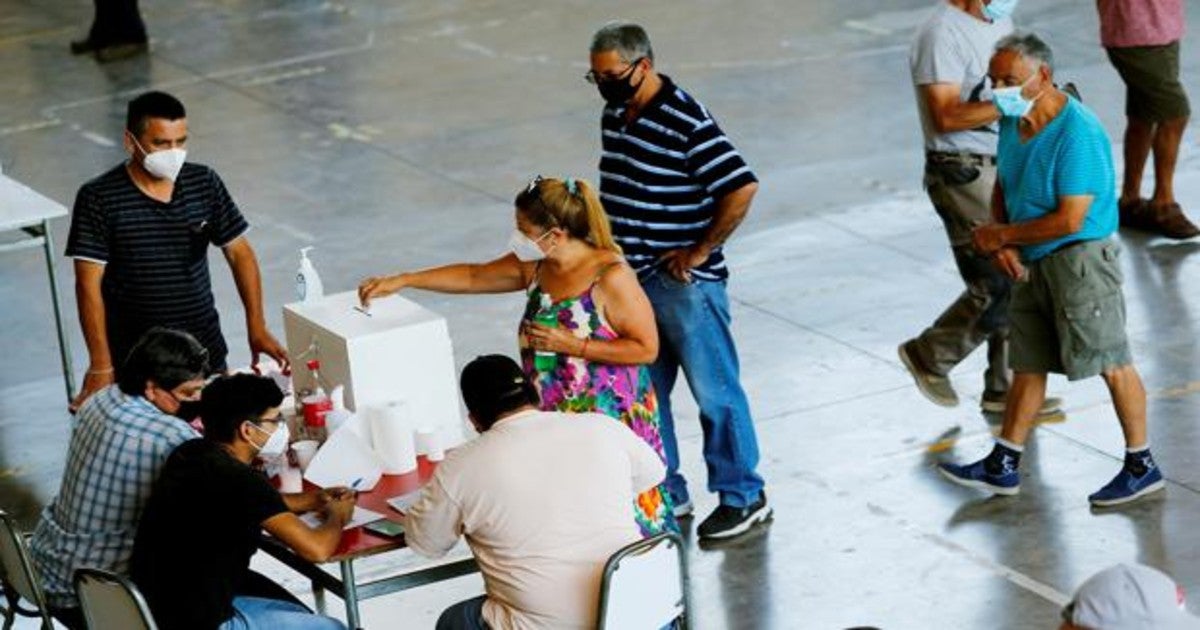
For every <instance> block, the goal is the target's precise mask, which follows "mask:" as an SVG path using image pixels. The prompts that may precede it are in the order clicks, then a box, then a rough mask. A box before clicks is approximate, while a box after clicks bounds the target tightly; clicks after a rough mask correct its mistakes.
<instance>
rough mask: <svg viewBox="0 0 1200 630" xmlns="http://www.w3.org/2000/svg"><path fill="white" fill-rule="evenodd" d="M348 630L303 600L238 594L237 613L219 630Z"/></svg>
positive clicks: (234, 607)
mask: <svg viewBox="0 0 1200 630" xmlns="http://www.w3.org/2000/svg"><path fill="white" fill-rule="evenodd" d="M281 628H287V629H288V630H293V629H295V630H346V626H345V625H344V624H343V623H342V622H340V621H338V620H337V619H334V618H332V617H324V616H321V615H314V614H313V613H311V612H309V610H308V609H307V608H305V607H303V606H300V605H299V604H295V603H292V602H285V601H283V600H279V599H266V598H263V597H242V596H238V597H234V598H233V616H232V617H230V618H229V619H227V620H225V623H223V624H221V627H220V628H219V629H218V630H280V629H281Z"/></svg>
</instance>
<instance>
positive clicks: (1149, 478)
mask: <svg viewBox="0 0 1200 630" xmlns="http://www.w3.org/2000/svg"><path fill="white" fill-rule="evenodd" d="M988 75H989V76H990V78H991V80H992V84H993V86H994V88H993V100H994V102H995V103H996V106H997V107H998V108H999V109H1000V111H1001V114H1002V115H1003V118H1002V120H1001V122H1000V139H999V146H998V151H997V168H998V177H997V182H996V188H995V192H994V194H993V196H992V213H993V217H994V219H995V223H993V224H990V225H985V226H983V227H980V228H977V229H976V230H975V231H974V233H973V242H974V245H975V248H976V249H977V250H978V251H979V252H981V253H982V254H985V255H990V256H992V257H993V262H994V263H995V264H996V265H997V266H998V267H999V268H1000V269H1001V270H1002V271H1004V272H1005V273H1006V274H1007V275H1008V276H1009V277H1011V278H1013V279H1014V280H1016V281H1017V282H1016V284H1015V285H1014V287H1013V292H1012V303H1011V306H1010V311H1009V320H1010V322H1011V326H1012V329H1011V333H1010V337H1009V344H1010V349H1009V365H1010V367H1011V368H1012V370H1013V383H1012V389H1011V390H1010V392H1009V399H1008V401H1009V403H1008V408H1007V409H1006V411H1005V413H1004V426H1003V428H1002V429H1001V432H1000V436H999V437H998V438H997V439H996V444H995V446H994V447H993V449H992V452H991V453H990V454H989V455H988V456H987V457H986V458H984V459H982V460H979V461H977V462H974V463H971V464H966V465H958V464H948V463H944V464H941V465H940V466H939V470H940V472H941V473H942V474H943V475H944V476H945V477H946V478H948V479H950V480H951V481H953V482H955V483H958V484H961V485H964V486H970V487H974V488H980V489H984V490H989V491H991V492H994V493H996V494H1004V495H1011V494H1016V493H1017V492H1018V491H1019V490H1020V483H1021V478H1020V473H1019V472H1018V466H1019V464H1020V460H1021V451H1022V450H1023V444H1024V443H1025V440H1026V439H1027V438H1028V436H1029V432H1030V430H1031V429H1032V428H1033V425H1034V418H1035V415H1036V414H1037V411H1038V409H1039V408H1040V407H1041V405H1042V401H1043V399H1044V398H1045V395H1046V375H1047V374H1048V373H1049V372H1056V373H1060V374H1065V375H1066V376H1067V378H1068V379H1070V380H1079V379H1083V378H1087V377H1091V376H1096V375H1100V376H1102V377H1103V378H1104V382H1105V384H1106V385H1108V389H1109V392H1110V394H1111V395H1112V400H1113V406H1114V407H1115V408H1116V412H1117V417H1118V419H1119V420H1120V422H1121V431H1122V432H1123V433H1124V435H1125V445H1126V453H1125V464H1124V466H1123V467H1122V468H1121V471H1120V472H1119V473H1118V474H1117V476H1116V477H1114V478H1113V479H1112V481H1110V482H1109V483H1108V484H1107V485H1105V486H1104V487H1103V488H1101V489H1100V490H1098V491H1097V492H1095V493H1093V494H1091V495H1090V496H1089V497H1088V500H1089V501H1090V502H1091V503H1092V504H1093V505H1096V506H1109V505H1117V504H1121V503H1127V502H1129V501H1133V500H1135V499H1138V498H1140V497H1142V496H1145V495H1147V494H1149V493H1151V492H1154V491H1157V490H1160V489H1162V488H1163V477H1162V472H1161V471H1160V470H1159V469H1158V466H1157V465H1156V464H1155V462H1154V458H1153V457H1151V455H1150V445H1149V442H1148V440H1147V437H1146V390H1145V388H1144V387H1143V386H1142V381H1141V377H1140V376H1138V373H1137V370H1136V369H1134V367H1133V360H1132V358H1131V356H1130V353H1129V343H1128V340H1127V339H1126V337H1125V298H1124V296H1123V295H1122V293H1121V269H1120V265H1119V264H1118V263H1117V256H1118V254H1119V249H1118V247H1117V245H1116V243H1114V242H1112V241H1111V240H1110V239H1109V237H1110V236H1111V235H1112V233H1113V232H1115V231H1116V229H1117V199H1116V194H1115V189H1116V185H1115V180H1114V177H1115V176H1114V170H1113V162H1112V147H1111V145H1110V143H1109V140H1108V136H1107V135H1106V134H1105V132H1104V128H1103V126H1102V125H1101V124H1100V121H1099V120H1098V119H1097V118H1096V116H1095V114H1093V113H1092V112H1091V111H1090V110H1088V109H1087V108H1086V107H1084V106H1083V104H1082V103H1080V102H1079V101H1078V100H1076V99H1074V98H1071V97H1070V96H1068V95H1067V94H1066V93H1064V92H1062V91H1061V90H1059V89H1058V88H1056V87H1055V86H1054V83H1053V78H1054V77H1053V56H1052V54H1051V51H1050V48H1049V47H1048V46H1047V45H1046V44H1045V43H1044V42H1043V41H1042V40H1041V39H1039V38H1038V37H1037V36H1036V35H1032V34H1017V35H1010V36H1007V37H1005V38H1003V39H1001V40H1000V41H999V42H998V43H997V44H996V53H995V54H994V55H993V56H992V60H991V64H990V66H989V69H988Z"/></svg>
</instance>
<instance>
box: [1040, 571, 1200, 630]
mask: <svg viewBox="0 0 1200 630" xmlns="http://www.w3.org/2000/svg"><path fill="white" fill-rule="evenodd" d="M1063 619H1064V620H1066V621H1069V622H1071V623H1072V624H1073V625H1076V626H1080V627H1082V628H1090V629H1091V630H1200V617H1195V616H1193V615H1191V614H1189V613H1188V611H1187V609H1186V608H1185V607H1184V597H1183V588H1182V587H1181V586H1179V585H1178V584H1176V583H1175V580H1172V579H1171V577H1170V576H1169V575H1167V574H1165V573H1163V572H1162V571H1159V570H1158V569H1154V568H1151V567H1148V566H1145V565H1142V564H1118V565H1116V566H1114V567H1109V568H1107V569H1105V570H1103V571H1101V572H1099V573H1097V574H1095V575H1093V576H1092V577H1090V578H1088V579H1087V581H1085V582H1084V583H1083V584H1082V585H1081V586H1080V587H1079V590H1078V591H1076V592H1075V599H1073V600H1071V603H1070V604H1067V607H1066V608H1064V609H1063Z"/></svg>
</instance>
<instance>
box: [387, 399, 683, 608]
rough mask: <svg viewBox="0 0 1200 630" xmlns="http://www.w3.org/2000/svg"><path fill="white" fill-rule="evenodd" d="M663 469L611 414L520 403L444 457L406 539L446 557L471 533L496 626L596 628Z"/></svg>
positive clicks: (419, 550)
mask: <svg viewBox="0 0 1200 630" xmlns="http://www.w3.org/2000/svg"><path fill="white" fill-rule="evenodd" d="M665 472H666V469H665V467H664V466H663V462H662V460H660V459H659V457H658V454H657V453H655V452H654V450H653V449H651V448H650V447H649V446H648V445H647V444H646V443H645V442H643V441H642V440H641V439H640V438H638V437H637V435H635V434H634V432H633V431H631V430H630V429H629V428H627V427H626V426H625V425H623V424H621V423H620V422H618V421H616V420H614V419H612V418H610V417H608V416H603V415H600V414H594V413H587V414H564V413H554V412H542V411H526V412H521V413H519V414H517V415H514V416H511V417H509V418H506V419H503V420H500V421H499V422H497V423H496V424H495V425H494V426H493V427H492V428H491V430H489V431H487V432H485V433H483V434H482V435H481V436H479V437H478V438H476V439H475V440H473V441H472V442H470V443H468V444H466V445H464V446H462V447H460V448H458V449H455V450H454V451H451V452H450V453H449V454H447V456H446V460H445V461H443V462H442V463H441V464H440V465H439V466H438V468H437V472H436V473H435V474H434V476H433V479H432V480H431V481H430V482H429V483H428V484H427V485H426V486H425V490H424V492H423V493H422V495H421V498H420V500H418V501H417V503H416V504H415V505H413V506H412V508H410V509H409V511H408V514H407V519H406V525H405V540H406V541H407V543H408V546H409V547H411V548H412V549H413V550H414V551H416V552H417V553H420V554H422V555H425V556H430V557H438V556H442V555H445V554H446V552H448V551H449V550H450V549H451V548H452V547H453V546H454V545H455V543H456V542H457V541H458V537H459V535H465V536H466V538H467V543H468V544H469V545H470V546H471V550H472V551H473V552H474V553H475V559H476V561H477V562H478V563H479V568H480V570H481V571H482V573H483V579H484V583H485V584H486V588H487V602H486V603H485V604H484V606H483V618H484V620H485V621H487V623H488V625H489V626H491V627H492V628H495V629H497V630H499V629H502V628H503V629H507V628H519V629H523V628H592V627H595V625H596V608H597V603H598V601H599V600H598V597H599V594H600V578H601V575H602V573H603V570H604V563H605V561H606V560H607V559H608V557H609V556H610V555H612V553H613V552H614V551H616V550H617V549H620V548H621V547H623V546H625V545H627V544H629V543H630V542H633V541H635V540H638V538H639V533H638V529H637V525H636V523H635V522H634V512H633V509H634V508H633V499H634V497H635V496H636V495H637V494H639V493H641V492H643V491H645V490H647V489H649V488H652V487H654V486H655V485H656V484H658V483H659V482H661V481H662V479H663V476H664V475H665Z"/></svg>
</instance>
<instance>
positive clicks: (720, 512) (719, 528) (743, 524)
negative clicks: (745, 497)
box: [696, 492, 771, 538]
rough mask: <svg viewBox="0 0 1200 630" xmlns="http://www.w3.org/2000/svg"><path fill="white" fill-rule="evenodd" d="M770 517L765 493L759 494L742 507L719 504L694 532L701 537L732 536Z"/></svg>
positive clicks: (744, 531) (769, 508)
mask: <svg viewBox="0 0 1200 630" xmlns="http://www.w3.org/2000/svg"><path fill="white" fill-rule="evenodd" d="M768 518H771V507H770V506H768V505H767V493H765V492H764V493H762V494H761V495H759V498H758V500H757V501H755V502H754V503H753V504H751V505H748V506H746V507H744V508H737V507H733V506H729V505H719V506H717V509H715V510H713V512H712V514H709V515H708V518H706V519H704V522H703V523H700V527H699V528H697V529H696V533H697V534H699V535H700V537H701V538H732V537H734V536H737V535H739V534H744V533H746V532H747V531H749V530H750V528H751V527H753V526H754V524H755V523H761V522H763V521H765V520H767V519H768Z"/></svg>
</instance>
